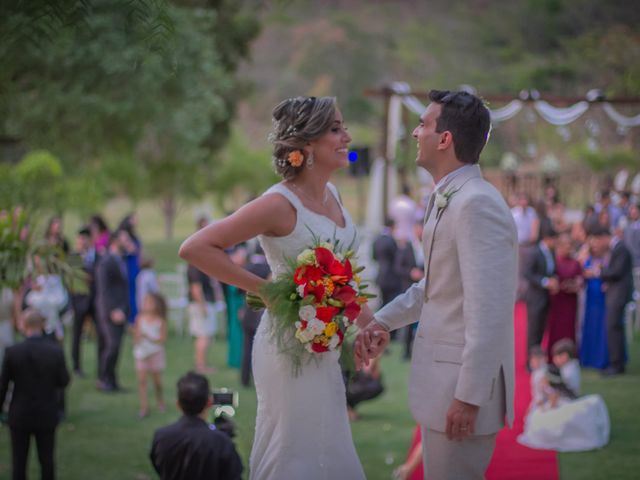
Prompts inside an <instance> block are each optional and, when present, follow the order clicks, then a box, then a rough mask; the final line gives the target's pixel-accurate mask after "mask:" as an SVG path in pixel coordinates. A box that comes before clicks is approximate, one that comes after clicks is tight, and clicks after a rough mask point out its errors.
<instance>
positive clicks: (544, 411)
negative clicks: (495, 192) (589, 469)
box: [512, 187, 640, 451]
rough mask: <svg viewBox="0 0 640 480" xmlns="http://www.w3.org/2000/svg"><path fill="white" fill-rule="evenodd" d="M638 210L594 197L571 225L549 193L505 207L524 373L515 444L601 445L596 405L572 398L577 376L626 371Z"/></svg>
mask: <svg viewBox="0 0 640 480" xmlns="http://www.w3.org/2000/svg"><path fill="white" fill-rule="evenodd" d="M638 201H639V199H637V198H633V197H632V195H631V194H629V193H628V192H610V191H609V190H603V191H601V192H599V194H598V198H597V199H596V202H595V203H594V204H593V205H589V206H587V207H586V208H585V210H584V213H583V215H582V218H581V219H579V220H575V221H574V222H573V223H572V222H569V221H568V218H567V216H566V215H565V209H564V206H563V205H562V204H561V202H560V201H559V199H558V193H557V191H556V190H555V188H553V187H548V188H547V190H546V191H545V196H544V198H543V199H541V200H540V201H538V202H537V203H536V204H535V206H534V205H532V204H531V202H530V200H529V198H528V197H527V195H525V194H520V195H519V196H518V197H517V198H516V199H514V200H513V209H512V213H513V217H514V220H515V223H516V227H517V232H518V241H519V256H520V284H519V296H520V299H521V300H522V301H524V302H525V304H526V310H527V352H528V358H529V363H528V368H529V370H530V371H531V372H532V375H531V391H532V402H531V405H530V407H529V410H528V412H527V415H526V418H525V423H524V432H523V434H522V435H520V437H519V438H518V441H519V442H520V443H522V444H523V445H527V446H529V447H532V448H543V449H553V450H557V451H584V450H592V449H596V448H601V447H603V446H604V445H606V444H607V443H608V441H609V431H610V422H609V415H608V411H607V408H606V405H605V402H604V400H603V399H602V397H601V396H600V395H597V394H594V395H586V396H580V368H581V367H587V368H594V369H598V370H599V371H600V372H601V373H602V375H603V376H605V377H613V376H619V375H623V374H624V373H625V371H626V363H627V360H628V351H627V342H628V340H629V339H627V338H625V334H626V331H627V328H626V327H627V323H629V322H634V316H635V315H637V305H636V304H634V303H633V302H634V301H635V302H637V301H638V296H639V295H640V294H639V293H638V291H639V289H640V284H639V283H638V281H639V276H640V275H639V273H640V204H639V203H638ZM630 326H631V325H630Z"/></svg>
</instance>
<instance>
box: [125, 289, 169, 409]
mask: <svg viewBox="0 0 640 480" xmlns="http://www.w3.org/2000/svg"><path fill="white" fill-rule="evenodd" d="M133 332H134V333H133V339H134V340H133V341H134V347H133V356H134V358H135V359H136V372H137V374H138V394H139V397H140V413H139V416H140V418H144V417H146V416H147V415H148V414H149V404H148V401H147V373H150V374H151V378H152V379H153V384H154V386H155V390H156V401H157V403H158V410H159V411H160V412H164V411H165V404H164V400H163V398H162V380H161V378H160V374H161V373H162V371H163V370H164V369H165V365H166V360H165V351H164V343H165V341H166V340H167V304H166V302H165V299H164V297H163V296H162V295H161V294H159V293H155V292H150V293H147V295H145V297H144V299H143V301H142V310H141V311H140V312H139V313H138V315H137V317H136V321H135V324H134V328H133Z"/></svg>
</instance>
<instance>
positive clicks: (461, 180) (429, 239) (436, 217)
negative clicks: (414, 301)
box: [424, 165, 482, 302]
mask: <svg viewBox="0 0 640 480" xmlns="http://www.w3.org/2000/svg"><path fill="white" fill-rule="evenodd" d="M481 176H482V173H481V172H480V167H479V166H478V165H473V166H472V167H467V168H466V169H465V171H464V172H461V173H460V174H458V175H456V176H454V177H453V178H452V179H451V180H450V181H448V182H447V183H445V184H444V185H442V186H440V188H438V190H437V192H436V190H434V191H433V193H432V194H431V198H430V199H429V205H430V206H431V209H430V210H429V209H427V216H426V223H425V227H424V228H425V231H426V236H425V238H424V254H425V259H426V267H425V273H424V278H425V287H424V301H425V302H427V301H429V294H428V292H429V275H430V273H431V257H432V255H433V254H434V251H433V240H434V239H435V236H436V231H437V230H438V223H439V222H440V220H441V219H442V216H443V215H444V214H445V212H444V211H443V212H439V211H438V207H437V206H436V205H435V197H436V193H438V192H439V193H442V194H444V193H447V192H450V191H454V190H455V191H457V190H460V189H461V188H462V187H463V186H464V184H465V183H467V182H468V181H469V180H471V179H472V178H478V177H481ZM438 213H440V214H438Z"/></svg>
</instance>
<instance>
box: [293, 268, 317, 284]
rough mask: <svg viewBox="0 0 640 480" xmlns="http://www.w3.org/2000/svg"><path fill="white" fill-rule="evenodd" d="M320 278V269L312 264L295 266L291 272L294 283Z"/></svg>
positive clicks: (303, 282)
mask: <svg viewBox="0 0 640 480" xmlns="http://www.w3.org/2000/svg"><path fill="white" fill-rule="evenodd" d="M320 279H322V270H321V269H320V268H318V267H316V266H314V265H302V266H301V267H298V268H296V271H295V272H294V274H293V281H294V282H295V284H296V285H303V284H305V283H309V282H311V281H318V280H320Z"/></svg>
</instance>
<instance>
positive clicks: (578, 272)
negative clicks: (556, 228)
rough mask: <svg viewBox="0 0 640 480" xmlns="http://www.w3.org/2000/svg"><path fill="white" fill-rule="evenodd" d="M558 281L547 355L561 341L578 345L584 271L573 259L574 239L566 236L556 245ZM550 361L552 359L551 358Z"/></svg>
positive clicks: (551, 303) (551, 299) (552, 302)
mask: <svg viewBox="0 0 640 480" xmlns="http://www.w3.org/2000/svg"><path fill="white" fill-rule="evenodd" d="M556 277H557V278H558V283H559V287H560V288H559V290H558V292H557V293H552V294H551V295H550V297H549V318H548V351H549V352H551V349H552V348H553V345H554V344H555V343H556V342H557V341H558V340H560V339H563V338H570V339H571V340H572V341H573V342H575V341H576V316H577V309H578V291H579V290H580V288H581V287H582V267H581V266H580V262H578V261H577V260H576V259H575V258H573V255H572V251H571V237H570V236H569V235H568V234H566V233H563V234H561V235H560V236H559V237H558V240H557V241H556ZM549 361H551V358H549Z"/></svg>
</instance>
